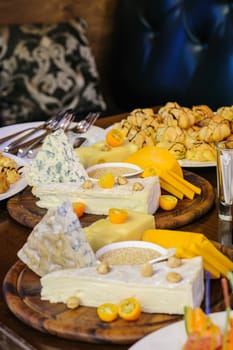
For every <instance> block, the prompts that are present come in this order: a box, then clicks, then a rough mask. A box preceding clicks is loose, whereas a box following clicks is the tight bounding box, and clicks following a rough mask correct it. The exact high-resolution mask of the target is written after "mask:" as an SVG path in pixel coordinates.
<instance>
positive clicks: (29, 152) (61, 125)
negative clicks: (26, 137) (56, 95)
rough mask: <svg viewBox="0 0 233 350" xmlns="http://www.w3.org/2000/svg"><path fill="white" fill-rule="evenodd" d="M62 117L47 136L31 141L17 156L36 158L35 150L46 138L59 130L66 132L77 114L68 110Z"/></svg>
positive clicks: (22, 147)
mask: <svg viewBox="0 0 233 350" xmlns="http://www.w3.org/2000/svg"><path fill="white" fill-rule="evenodd" d="M61 115H62V116H61V119H60V120H59V121H58V123H57V125H55V126H54V127H53V128H49V129H48V130H47V132H46V134H44V135H43V136H38V137H37V138H35V139H33V140H31V142H30V141H29V142H28V143H27V144H26V145H25V144H23V145H21V146H20V148H19V149H18V153H17V155H18V156H19V157H21V158H22V157H25V156H28V157H29V158H32V157H34V150H35V149H36V148H37V147H38V146H39V145H40V143H41V142H42V141H43V140H44V138H45V136H47V135H49V134H51V133H52V132H54V131H56V130H58V129H63V130H66V129H67V128H68V127H69V126H70V124H71V123H72V121H73V120H74V118H75V113H74V112H73V110H66V111H65V112H64V113H62V114H61Z"/></svg>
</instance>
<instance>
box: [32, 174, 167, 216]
mask: <svg viewBox="0 0 233 350" xmlns="http://www.w3.org/2000/svg"><path fill="white" fill-rule="evenodd" d="M135 182H140V183H142V184H143V186H144V189H143V190H142V191H134V190H133V184H134V183H135ZM32 193H33V194H34V195H35V196H36V197H38V198H39V199H40V200H39V201H38V202H37V205H38V206H39V207H42V208H50V207H54V206H58V205H60V204H61V203H63V202H64V201H65V200H69V201H70V202H83V203H85V206H86V208H85V212H86V213H89V214H96V215H107V214H108V210H109V209H110V208H113V207H117V208H122V209H126V210H134V211H139V212H142V213H146V214H154V213H155V212H156V210H157V209H158V206H159V197H160V194H161V190H160V183H159V179H158V177H157V176H152V177H147V178H144V179H143V178H130V179H128V183H127V184H125V185H114V187H113V188H109V189H104V188H101V187H99V186H98V184H97V183H94V187H93V188H91V189H83V188H82V185H81V184H80V183H69V184H62V183H61V184H49V185H47V184H45V185H40V186H36V187H34V188H33V189H32Z"/></svg>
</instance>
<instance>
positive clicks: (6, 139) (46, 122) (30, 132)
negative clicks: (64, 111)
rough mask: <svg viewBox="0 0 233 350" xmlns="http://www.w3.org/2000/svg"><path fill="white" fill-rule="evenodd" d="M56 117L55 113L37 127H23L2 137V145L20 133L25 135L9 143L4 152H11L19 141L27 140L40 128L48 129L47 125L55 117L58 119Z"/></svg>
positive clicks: (0, 140) (0, 141)
mask: <svg viewBox="0 0 233 350" xmlns="http://www.w3.org/2000/svg"><path fill="white" fill-rule="evenodd" d="M56 118H57V115H53V116H51V117H50V118H49V119H48V120H46V121H45V122H44V123H42V124H41V125H39V126H37V127H31V128H27V129H23V130H20V131H18V132H15V133H14V134H10V135H8V136H6V137H2V138H1V139H0V145H1V144H2V143H5V142H6V141H8V140H11V139H14V138H15V137H16V136H18V135H21V134H23V136H21V137H18V138H17V139H15V140H14V141H13V142H11V143H10V144H8V145H7V146H6V147H5V148H4V152H9V151H10V150H11V149H12V148H13V147H14V146H16V145H17V144H18V143H20V142H22V141H24V140H26V139H27V138H28V137H29V136H31V135H33V134H34V133H37V132H38V131H40V130H43V129H46V127H47V126H49V125H50V124H51V123H53V121H54V119H56ZM30 130H31V131H30Z"/></svg>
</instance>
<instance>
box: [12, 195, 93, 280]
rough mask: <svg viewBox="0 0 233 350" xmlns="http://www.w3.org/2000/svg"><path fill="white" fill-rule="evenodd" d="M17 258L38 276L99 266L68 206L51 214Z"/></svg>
mask: <svg viewBox="0 0 233 350" xmlns="http://www.w3.org/2000/svg"><path fill="white" fill-rule="evenodd" d="M18 257H19V258H20V260H22V261H23V262H24V263H25V264H26V265H27V266H28V267H29V268H30V269H31V270H32V271H34V272H35V273H36V274H38V275H39V276H43V275H45V274H47V273H48V272H51V271H56V270H61V269H65V268H79V267H84V266H92V265H96V257H95V254H94V252H93V250H92V248H91V246H90V244H89V242H88V240H87V238H86V235H85V232H84V230H83V228H82V227H81V224H80V221H79V219H78V217H77V215H76V214H75V213H74V211H73V208H72V205H71V204H70V203H69V202H65V203H63V205H62V206H60V207H57V208H51V209H49V210H48V212H47V214H46V215H45V216H44V217H43V218H42V220H41V221H40V222H39V223H38V224H37V225H36V226H35V227H34V229H33V231H32V232H31V234H30V235H29V236H28V239H27V241H26V243H25V244H24V246H23V247H22V248H21V249H20V250H19V252H18Z"/></svg>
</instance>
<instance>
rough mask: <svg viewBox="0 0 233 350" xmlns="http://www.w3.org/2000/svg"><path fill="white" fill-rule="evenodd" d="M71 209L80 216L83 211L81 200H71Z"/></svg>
mask: <svg viewBox="0 0 233 350" xmlns="http://www.w3.org/2000/svg"><path fill="white" fill-rule="evenodd" d="M72 206H73V210H74V212H75V213H76V214H77V216H78V217H79V218H80V217H81V216H82V215H83V214H84V211H85V204H84V203H82V202H73V203H72Z"/></svg>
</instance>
